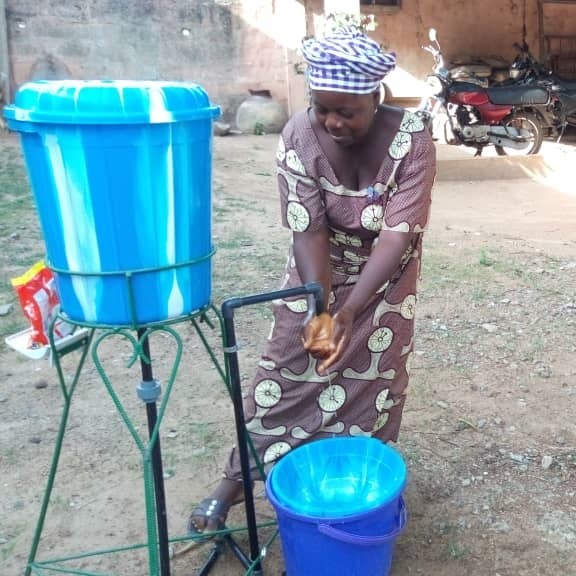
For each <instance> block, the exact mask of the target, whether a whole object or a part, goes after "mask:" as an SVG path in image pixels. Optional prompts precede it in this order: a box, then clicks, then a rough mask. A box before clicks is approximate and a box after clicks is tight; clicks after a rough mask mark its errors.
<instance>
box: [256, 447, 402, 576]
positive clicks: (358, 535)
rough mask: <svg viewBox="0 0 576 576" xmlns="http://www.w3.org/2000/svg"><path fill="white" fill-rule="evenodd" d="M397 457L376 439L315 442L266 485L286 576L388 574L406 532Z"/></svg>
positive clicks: (287, 459)
mask: <svg viewBox="0 0 576 576" xmlns="http://www.w3.org/2000/svg"><path fill="white" fill-rule="evenodd" d="M406 478H407V472H406V466H405V464H404V461H403V459H402V457H401V456H400V454H398V452H397V451H395V450H394V449H393V448H391V447H389V446H387V445H386V444H384V443H383V442H381V441H380V440H376V439H374V438H347V437H343V438H331V439H325V440H318V441H316V442H312V443H310V444H306V445H304V446H301V447H299V448H296V449H295V450H293V451H292V452H289V453H288V454H286V455H285V456H284V457H283V458H282V459H281V460H280V461H279V462H278V463H277V464H276V465H275V466H274V467H273V468H272V470H271V472H270V474H269V475H268V478H267V480H266V494H267V496H268V499H269V500H270V502H271V504H272V506H273V507H274V509H275V511H276V516H277V519H278V528H279V532H280V539H281V542H282V552H283V555H284V562H285V567H286V574H287V576H310V575H311V574H313V575H314V576H335V575H340V574H342V575H343V576H344V575H346V576H387V574H389V571H390V567H391V564H392V559H393V553H394V544H395V540H396V538H397V537H398V536H399V535H400V534H401V533H402V531H403V530H404V528H405V526H406V507H405V504H404V500H403V498H402V492H403V490H404V487H405V485H406Z"/></svg>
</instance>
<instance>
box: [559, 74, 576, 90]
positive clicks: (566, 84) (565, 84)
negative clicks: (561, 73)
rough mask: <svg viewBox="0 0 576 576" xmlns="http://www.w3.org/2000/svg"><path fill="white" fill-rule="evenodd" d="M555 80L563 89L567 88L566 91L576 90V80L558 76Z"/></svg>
mask: <svg viewBox="0 0 576 576" xmlns="http://www.w3.org/2000/svg"><path fill="white" fill-rule="evenodd" d="M554 81H555V83H556V84H558V86H560V89H561V90H566V92H576V80H565V79H564V78H560V77H556V78H554Z"/></svg>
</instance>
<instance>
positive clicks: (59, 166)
mask: <svg viewBox="0 0 576 576" xmlns="http://www.w3.org/2000/svg"><path fill="white" fill-rule="evenodd" d="M218 114H219V109H218V108H217V107H214V106H211V105H210V102H209V99H208V96H207V94H206V93H205V92H204V90H203V89H202V88H201V87H200V86H198V85H197V84H192V83H173V82H160V81H158V82H152V81H150V82H144V81H143V82H131V81H114V82H112V81H110V82H106V81H77V80H64V81H42V82H31V83H27V84H24V85H23V86H22V87H21V88H20V89H19V90H18V92H17V94H16V98H15V102H14V104H13V105H10V106H7V107H6V108H5V109H4V116H5V117H6V118H7V121H8V126H9V128H10V129H12V130H15V131H18V132H19V133H20V136H21V142H22V148H23V152H24V157H25V161H26V166H27V170H28V175H29V178H30V182H31V186H32V190H33V193H34V198H35V202H36V206H37V209H38V214H39V219H40V225H41V228H42V234H43V237H44V241H45V243H46V252H47V260H48V263H49V265H50V267H51V268H52V269H53V270H54V271H55V273H56V280H57V284H58V291H59V294H60V299H61V303H62V309H63V311H64V312H65V313H66V315H67V316H68V317H69V318H70V319H72V320H75V321H79V322H86V323H92V324H98V325H141V324H146V323H151V322H158V321H163V320H166V319H170V318H177V317H179V316H182V315H186V314H189V313H191V312H193V311H195V310H197V309H200V308H202V307H203V306H205V305H207V304H208V303H209V301H210V293H211V271H212V268H211V257H212V253H213V247H212V240H211V165H212V120H213V118H215V117H216V116H217V115H218Z"/></svg>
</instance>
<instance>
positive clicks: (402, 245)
mask: <svg viewBox="0 0 576 576" xmlns="http://www.w3.org/2000/svg"><path fill="white" fill-rule="evenodd" d="M415 236H416V234H414V233H406V232H393V231H391V230H383V231H382V232H380V235H379V237H378V243H377V244H376V246H375V247H374V250H373V251H372V253H371V254H370V258H369V259H368V262H366V264H365V266H364V269H363V270H362V273H361V274H360V277H359V278H358V281H357V282H356V284H355V286H354V288H353V289H352V292H351V293H350V296H348V299H347V300H346V302H345V303H344V304H343V306H342V307H341V308H340V310H339V311H338V313H337V314H336V315H335V316H334V322H333V332H332V345H331V353H330V354H329V355H327V357H326V359H325V360H324V362H323V363H322V364H321V365H320V366H319V370H320V371H325V370H327V369H328V368H330V366H332V364H334V363H335V362H336V361H337V360H338V359H339V358H340V356H341V355H342V352H343V351H344V350H346V348H347V346H348V344H349V343H350V339H351V338H352V331H353V330H352V327H353V324H354V321H355V320H356V318H358V316H360V314H361V313H362V312H363V310H364V309H365V308H366V306H367V305H368V303H369V302H370V301H371V300H372V298H373V297H374V294H376V292H377V290H379V289H380V288H381V287H382V286H383V285H384V284H385V283H386V282H388V281H389V280H390V279H391V278H392V276H393V275H394V273H395V272H396V270H397V269H398V267H399V266H400V262H401V261H402V256H403V255H404V254H405V252H406V250H408V247H409V246H410V243H411V242H412V240H413V239H414V238H415Z"/></svg>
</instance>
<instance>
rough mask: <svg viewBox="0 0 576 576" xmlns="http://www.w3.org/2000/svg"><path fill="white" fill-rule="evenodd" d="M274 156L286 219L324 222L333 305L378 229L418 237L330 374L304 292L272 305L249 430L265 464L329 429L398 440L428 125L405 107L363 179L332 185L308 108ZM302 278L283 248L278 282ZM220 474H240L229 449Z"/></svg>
mask: <svg viewBox="0 0 576 576" xmlns="http://www.w3.org/2000/svg"><path fill="white" fill-rule="evenodd" d="M277 163H278V183H279V189H280V195H281V208H282V218H283V224H284V225H285V226H287V227H289V228H290V229H291V230H293V231H296V232H305V231H317V230H319V229H321V228H322V227H326V226H327V227H328V228H329V230H330V251H331V254H330V258H331V263H332V292H331V294H330V304H329V306H330V312H331V314H335V313H336V312H337V311H338V310H339V308H340V306H341V305H342V304H343V303H344V302H345V301H346V298H347V297H348V294H349V293H350V291H351V290H352V288H353V286H354V283H355V282H356V280H357V279H358V277H359V275H360V273H361V271H362V268H363V266H364V264H365V263H366V261H367V260H368V258H369V256H370V252H371V249H372V247H373V246H374V244H375V242H376V241H377V239H378V234H379V232H380V231H381V230H383V229H388V230H394V231H400V232H415V233H417V236H416V237H415V238H416V239H415V240H414V241H413V242H412V244H411V246H410V247H409V249H408V250H407V251H406V253H405V255H404V257H403V259H402V262H401V265H400V266H399V268H398V270H397V271H396V273H395V274H394V276H393V278H392V279H391V280H390V281H389V282H388V283H386V284H385V285H384V286H382V287H381V288H380V289H379V290H378V292H377V293H376V294H375V295H374V297H373V298H372V300H371V301H370V303H369V305H368V306H367V307H366V308H365V310H364V312H363V313H362V315H361V316H360V317H359V318H358V319H357V320H356V322H355V324H354V335H353V337H352V341H351V343H350V345H349V346H348V348H347V350H346V351H345V353H344V355H343V357H342V358H341V360H340V361H339V362H338V363H337V364H335V365H334V366H333V367H332V368H331V370H330V374H329V376H326V375H325V374H319V373H318V371H317V366H318V363H319V361H318V360H316V359H315V358H313V357H312V356H311V355H310V354H308V353H307V352H306V351H305V350H304V348H303V346H302V327H303V320H304V318H305V317H306V312H307V303H306V299H304V298H301V299H298V298H296V299H291V300H283V301H277V302H275V303H274V322H273V326H272V331H271V333H270V337H269V340H268V343H267V346H266V350H265V352H264V354H263V356H262V358H261V360H260V362H259V367H258V370H257V371H256V375H255V377H254V380H253V381H252V384H251V386H250V389H249V391H248V394H247V397H246V399H245V401H244V409H245V412H246V421H247V428H248V430H249V432H250V435H251V439H252V442H253V445H254V447H255V448H256V450H257V453H258V454H259V455H260V459H261V461H262V462H263V463H264V465H269V464H271V463H273V462H274V461H275V460H276V459H278V458H279V457H280V456H282V455H284V454H285V453H286V452H288V451H289V450H291V449H292V448H295V447H296V446H298V445H300V444H302V443H305V442H308V441H311V440H315V439H319V438H324V437H331V436H335V435H349V436H375V437H377V438H380V439H381V440H383V441H395V440H396V439H397V436H398V432H399V428H400V422H401V419H402V409H403V405H404V400H405V396H406V387H407V385H408V375H409V361H410V356H411V354H412V349H413V334H414V312H415V305H416V286H417V282H418V278H419V273H420V255H421V248H422V232H423V231H424V229H425V227H426V223H427V220H428V215H429V208H430V201H431V189H432V184H433V181H434V176H435V165H436V164H435V148H434V144H433V142H432V140H431V138H430V136H429V134H428V132H427V131H426V130H425V129H424V127H423V125H422V123H421V121H420V120H419V119H418V118H417V117H416V116H415V115H413V114H412V113H410V112H408V111H406V112H404V115H403V117H402V122H401V124H400V127H399V130H398V132H397V133H396V136H395V137H394V139H393V142H392V144H391V146H390V147H389V149H388V150H387V152H383V161H382V164H381V166H380V169H379V170H378V174H377V175H376V178H375V180H374V183H373V185H372V186H369V187H368V188H366V189H363V190H357V191H356V190H349V189H347V188H345V187H343V186H342V185H340V184H339V182H338V181H337V179H336V176H335V174H334V171H333V170H332V168H331V166H330V164H329V163H328V160H327V158H326V156H325V154H324V153H323V151H322V149H321V148H320V145H319V143H318V139H317V137H316V134H315V132H314V130H313V127H312V125H311V123H310V119H309V116H308V114H307V113H306V112H303V113H301V114H298V115H296V116H295V117H293V118H292V120H290V122H289V123H288V124H287V125H286V127H285V129H284V131H283V133H282V136H281V138H280V142H279V145H278V150H277ZM301 284H302V281H301V280H300V277H299V275H298V272H297V269H296V265H295V261H294V257H293V254H292V249H290V253H289V257H288V262H287V266H286V276H285V281H284V284H283V286H282V287H283V288H291V287H296V286H300V285H301ZM224 476H225V477H226V478H229V479H235V480H240V465H239V458H238V453H237V450H236V449H234V450H233V451H232V453H231V456H230V460H229V462H228V465H227V467H226V470H225V473H224ZM255 477H256V478H257V475H256V474H255Z"/></svg>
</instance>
